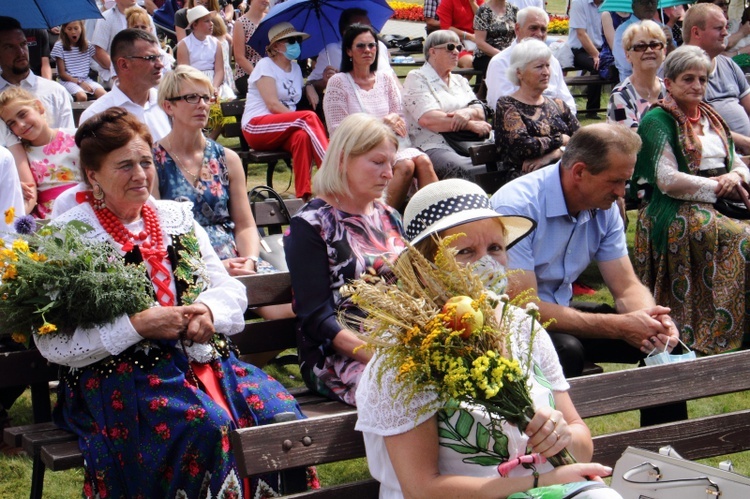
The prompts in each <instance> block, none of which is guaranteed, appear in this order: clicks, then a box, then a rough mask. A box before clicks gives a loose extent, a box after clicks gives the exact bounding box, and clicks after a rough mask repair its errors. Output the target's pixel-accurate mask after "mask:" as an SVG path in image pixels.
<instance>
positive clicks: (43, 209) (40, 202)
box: [0, 87, 83, 218]
mask: <svg viewBox="0 0 750 499" xmlns="http://www.w3.org/2000/svg"><path fill="white" fill-rule="evenodd" d="M0 118H2V120H3V121H4V122H5V124H6V125H7V126H8V128H9V129H10V131H11V132H13V133H14V134H16V136H17V137H18V138H19V139H21V143H22V144H23V146H24V147H25V149H26V156H27V157H28V164H29V165H30V168H25V167H20V168H19V172H18V176H19V177H20V179H21V182H22V183H24V184H26V185H27V186H32V189H31V191H32V192H31V193H30V194H29V191H28V190H27V191H24V198H25V199H26V200H27V204H26V211H27V212H31V214H32V215H34V216H35V217H36V218H46V216H47V215H48V214H49V213H50V212H51V211H52V204H53V203H54V201H55V199H56V198H57V196H59V195H60V194H61V193H63V192H64V191H66V190H67V189H69V188H71V187H73V186H75V185H76V184H77V183H78V182H81V181H82V180H83V177H82V176H81V171H80V165H79V159H78V147H76V144H75V139H74V136H75V133H76V130H75V129H74V128H70V129H64V128H58V129H53V128H50V126H49V124H48V123H47V120H46V119H45V109H44V105H43V104H42V103H41V101H39V99H37V98H36V97H34V95H33V94H32V93H30V92H29V91H28V90H24V89H22V88H20V87H8V88H7V89H6V90H4V91H3V92H2V93H0ZM33 187H35V189H34V188H33Z"/></svg>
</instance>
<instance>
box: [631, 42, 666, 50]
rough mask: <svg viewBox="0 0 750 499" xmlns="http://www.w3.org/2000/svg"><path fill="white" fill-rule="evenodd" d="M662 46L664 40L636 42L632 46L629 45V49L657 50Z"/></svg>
mask: <svg viewBox="0 0 750 499" xmlns="http://www.w3.org/2000/svg"><path fill="white" fill-rule="evenodd" d="M663 48H664V42H648V43H646V42H642V43H636V44H635V45H633V46H632V47H630V50H632V51H633V52H645V51H646V50H647V49H651V50H653V51H654V52H656V51H657V50H661V49H663Z"/></svg>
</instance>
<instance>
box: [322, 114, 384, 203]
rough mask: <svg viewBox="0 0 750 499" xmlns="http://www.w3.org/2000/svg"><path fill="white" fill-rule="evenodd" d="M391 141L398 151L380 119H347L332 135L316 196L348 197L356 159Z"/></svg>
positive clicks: (367, 117) (356, 117)
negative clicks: (352, 169) (351, 172)
mask: <svg viewBox="0 0 750 499" xmlns="http://www.w3.org/2000/svg"><path fill="white" fill-rule="evenodd" d="M385 140H389V141H391V143H392V144H393V145H394V146H396V148H398V139H397V138H396V135H395V134H394V133H393V131H392V130H391V129H390V128H389V127H388V126H387V125H386V124H385V123H383V122H382V121H381V120H380V119H378V118H375V117H374V116H371V115H369V114H365V113H354V114H350V115H349V116H347V117H346V118H345V119H344V120H343V121H342V122H341V124H340V125H339V127H338V128H337V129H336V131H335V132H333V135H331V143H330V144H329V145H328V150H327V151H326V155H325V158H323V164H322V165H321V166H320V170H319V171H318V173H317V174H315V177H313V182H312V183H313V192H314V193H315V194H316V195H317V196H321V195H331V196H338V195H340V196H349V195H351V191H350V190H349V184H348V181H347V170H348V168H349V163H350V161H351V160H352V159H353V158H356V157H359V156H362V155H363V154H367V153H368V152H370V151H372V150H373V149H375V148H376V147H377V146H379V145H380V144H382V143H383V141H385Z"/></svg>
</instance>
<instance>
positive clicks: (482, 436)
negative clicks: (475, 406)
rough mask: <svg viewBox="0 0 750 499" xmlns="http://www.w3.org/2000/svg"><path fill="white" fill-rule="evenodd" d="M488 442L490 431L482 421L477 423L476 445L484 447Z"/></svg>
mask: <svg viewBox="0 0 750 499" xmlns="http://www.w3.org/2000/svg"><path fill="white" fill-rule="evenodd" d="M489 443H490V432H489V430H487V428H486V427H485V426H484V425H483V424H482V423H477V447H479V448H480V449H486V448H487V446H488V445H489Z"/></svg>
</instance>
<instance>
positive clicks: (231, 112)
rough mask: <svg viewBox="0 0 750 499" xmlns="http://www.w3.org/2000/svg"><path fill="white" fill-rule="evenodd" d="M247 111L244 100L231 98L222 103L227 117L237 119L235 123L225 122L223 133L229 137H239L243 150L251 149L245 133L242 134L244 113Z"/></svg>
mask: <svg viewBox="0 0 750 499" xmlns="http://www.w3.org/2000/svg"><path fill="white" fill-rule="evenodd" d="M243 112H245V101H244V100H240V99H237V100H231V101H227V102H222V103H221V113H222V114H223V115H224V117H225V118H229V117H230V116H231V117H234V118H236V119H237V121H236V122H235V123H224V127H223V128H222V130H221V134H222V135H223V136H224V137H226V138H228V139H233V138H239V139H240V149H241V150H242V151H249V150H250V146H249V145H248V144H247V141H246V140H245V137H244V135H242V123H241V121H242V113H243Z"/></svg>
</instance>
